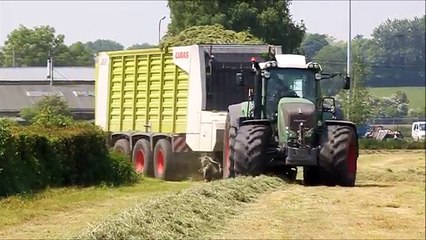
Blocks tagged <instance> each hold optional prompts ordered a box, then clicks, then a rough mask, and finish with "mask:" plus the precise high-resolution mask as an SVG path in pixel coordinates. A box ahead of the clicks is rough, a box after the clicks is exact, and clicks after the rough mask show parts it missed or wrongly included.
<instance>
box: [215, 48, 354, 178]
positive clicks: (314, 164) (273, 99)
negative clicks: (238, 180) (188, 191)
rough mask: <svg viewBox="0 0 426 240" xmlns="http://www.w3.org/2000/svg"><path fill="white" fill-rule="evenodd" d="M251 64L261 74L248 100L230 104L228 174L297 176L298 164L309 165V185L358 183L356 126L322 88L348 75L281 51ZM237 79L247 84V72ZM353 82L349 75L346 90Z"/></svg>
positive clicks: (304, 167) (306, 171)
mask: <svg viewBox="0 0 426 240" xmlns="http://www.w3.org/2000/svg"><path fill="white" fill-rule="evenodd" d="M251 63H252V70H253V72H254V75H255V76H254V84H252V85H251V86H254V88H253V89H249V99H248V101H246V102H242V103H239V104H233V105H230V106H229V108H228V111H229V113H228V118H227V119H228V120H227V122H226V129H225V133H224V138H225V139H224V141H225V142H227V143H228V144H226V145H225V146H226V147H225V148H226V149H225V150H224V152H226V151H228V154H226V155H225V157H224V162H223V167H224V169H225V171H224V176H225V177H226V176H232V175H234V174H235V175H259V174H263V173H267V172H275V173H277V172H278V173H279V174H284V175H285V176H287V177H288V178H289V179H292V180H294V179H295V177H296V175H297V167H303V169H304V174H303V176H304V181H305V183H306V184H307V185H312V184H313V185H315V184H327V185H328V184H338V185H342V186H353V185H354V184H355V174H356V160H357V158H358V147H357V137H356V128H355V125H354V124H353V123H351V122H348V121H344V120H343V119H339V118H338V117H337V112H338V111H337V109H336V104H335V100H334V98H333V97H328V96H323V94H322V91H321V81H322V80H325V79H333V78H334V77H336V76H343V74H327V73H323V71H322V67H321V65H320V64H318V63H315V62H308V63H306V59H305V57H304V56H301V55H294V54H277V55H274V56H272V57H271V56H270V58H269V59H268V60H267V61H265V62H260V63H259V62H257V61H256V59H255V58H252V59H251ZM237 82H238V83H242V84H244V80H243V79H242V74H239V75H237ZM349 86H350V79H349V77H347V76H346V77H345V78H344V86H343V88H344V89H349ZM337 142H339V145H338V146H337V145H336V143H337ZM321 156H322V157H321ZM324 156H326V157H324ZM325 165H327V166H337V165H341V168H339V169H332V168H331V167H330V168H322V167H323V166H325ZM319 176H326V177H324V178H320V177H319Z"/></svg>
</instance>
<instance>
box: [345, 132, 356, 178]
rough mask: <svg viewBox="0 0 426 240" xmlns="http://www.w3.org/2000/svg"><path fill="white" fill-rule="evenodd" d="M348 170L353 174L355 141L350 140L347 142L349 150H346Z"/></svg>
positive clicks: (354, 169)
mask: <svg viewBox="0 0 426 240" xmlns="http://www.w3.org/2000/svg"><path fill="white" fill-rule="evenodd" d="M347 159H348V172H349V173H350V174H355V172H356V145H355V141H353V140H352V141H351V143H350V144H349V151H348V157H347Z"/></svg>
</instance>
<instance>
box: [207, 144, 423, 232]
mask: <svg viewBox="0 0 426 240" xmlns="http://www.w3.org/2000/svg"><path fill="white" fill-rule="evenodd" d="M424 154H425V152H424V151H405V152H401V151H388V152H375V153H372V152H371V151H370V154H363V155H362V156H361V159H360V162H359V172H358V173H359V174H358V182H357V186H356V187H355V188H340V187H336V188H334V187H332V188H330V187H322V186H321V187H303V186H301V185H294V184H293V185H288V186H285V187H282V188H281V189H280V190H279V191H275V192H272V193H270V194H265V195H263V196H262V197H261V198H260V199H258V201H257V202H256V203H252V204H249V205H247V206H246V207H245V209H244V210H242V211H241V215H239V216H238V217H237V218H235V219H230V220H229V221H228V222H226V224H225V227H224V228H223V229H222V230H221V231H218V232H217V233H216V234H214V235H212V236H209V238H213V239H336V238H339V239H425V217H424V216H425V155H424Z"/></svg>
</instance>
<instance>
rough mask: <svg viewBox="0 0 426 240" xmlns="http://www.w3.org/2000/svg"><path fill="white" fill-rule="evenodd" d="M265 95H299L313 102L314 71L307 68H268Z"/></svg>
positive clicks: (279, 96)
mask: <svg viewBox="0 0 426 240" xmlns="http://www.w3.org/2000/svg"><path fill="white" fill-rule="evenodd" d="M269 73H270V78H269V79H268V80H267V83H266V85H267V87H266V96H267V97H273V98H278V99H280V98H283V97H301V98H306V99H308V100H310V101H312V102H315V99H316V96H315V73H314V72H313V71H310V70H307V69H297V68H278V69H270V70H269Z"/></svg>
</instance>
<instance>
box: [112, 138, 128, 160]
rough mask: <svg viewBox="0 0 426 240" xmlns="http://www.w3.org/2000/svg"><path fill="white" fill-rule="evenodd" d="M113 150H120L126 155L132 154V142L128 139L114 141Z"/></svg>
mask: <svg viewBox="0 0 426 240" xmlns="http://www.w3.org/2000/svg"><path fill="white" fill-rule="evenodd" d="M113 150H114V151H115V152H119V153H122V154H124V155H126V156H130V142H129V140H127V139H124V138H122V139H118V140H117V141H116V142H115V143H114V147H113Z"/></svg>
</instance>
